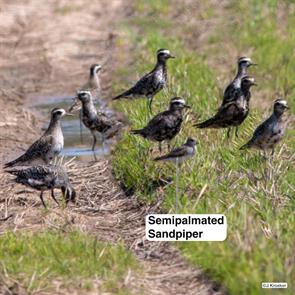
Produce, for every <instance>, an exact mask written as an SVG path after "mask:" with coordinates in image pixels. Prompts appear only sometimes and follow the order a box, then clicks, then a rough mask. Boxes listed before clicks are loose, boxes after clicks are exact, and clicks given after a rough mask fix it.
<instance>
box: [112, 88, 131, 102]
mask: <svg viewBox="0 0 295 295" xmlns="http://www.w3.org/2000/svg"><path fill="white" fill-rule="evenodd" d="M130 90H131V89H129V90H127V91H125V92H123V93H121V94H119V95H117V96H115V97H113V98H112V100H117V99H120V98H124V97H125V98H126V97H128V96H130V95H131V91H130Z"/></svg>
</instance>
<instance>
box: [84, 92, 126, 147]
mask: <svg viewBox="0 0 295 295" xmlns="http://www.w3.org/2000/svg"><path fill="white" fill-rule="evenodd" d="M78 99H79V100H80V101H81V102H82V122H83V123H84V125H85V126H86V127H87V128H88V129H89V130H90V132H91V134H92V136H93V145H92V150H93V151H94V148H95V145H96V141H97V139H96V135H95V132H99V133H100V134H101V135H102V138H103V142H104V140H105V139H109V138H111V137H113V136H115V135H116V134H117V133H118V132H119V130H120V129H121V128H122V125H123V124H122V123H121V122H119V121H116V120H113V119H111V118H109V117H107V116H106V115H105V114H103V113H99V114H98V113H97V110H96V108H95V106H94V103H93V99H92V95H91V92H90V91H79V92H78Z"/></svg>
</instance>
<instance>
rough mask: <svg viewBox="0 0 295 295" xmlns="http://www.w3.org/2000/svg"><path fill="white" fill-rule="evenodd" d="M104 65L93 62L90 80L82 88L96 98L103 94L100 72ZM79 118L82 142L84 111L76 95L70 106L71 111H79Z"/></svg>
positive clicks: (81, 89)
mask: <svg viewBox="0 0 295 295" xmlns="http://www.w3.org/2000/svg"><path fill="white" fill-rule="evenodd" d="M101 68H102V66H101V65H99V64H93V65H91V66H90V75H89V78H88V81H87V82H86V83H85V84H84V85H83V86H82V87H81V88H80V91H83V90H84V91H90V92H91V94H92V96H93V97H94V98H95V99H99V98H100V95H101V87H100V79H99V76H98V73H99V72H100V70H101ZM78 110H80V112H79V119H80V139H81V143H82V142H83V134H82V111H81V102H80V100H79V99H78V98H77V97H75V98H74V103H73V104H72V105H71V107H70V108H69V112H73V111H78Z"/></svg>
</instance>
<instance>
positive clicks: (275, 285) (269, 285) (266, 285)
mask: <svg viewBox="0 0 295 295" xmlns="http://www.w3.org/2000/svg"><path fill="white" fill-rule="evenodd" d="M261 287H262V289H286V288H288V283H285V282H263V283H261Z"/></svg>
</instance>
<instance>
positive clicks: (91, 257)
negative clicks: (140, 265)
mask: <svg viewBox="0 0 295 295" xmlns="http://www.w3.org/2000/svg"><path fill="white" fill-rule="evenodd" d="M0 261H1V264H0V274H1V275H4V274H6V276H8V278H10V279H12V280H16V281H18V282H19V283H20V284H21V285H23V286H24V287H25V288H26V289H27V290H28V291H30V292H33V291H36V290H39V289H41V288H42V289H43V288H49V289H50V287H52V282H53V281H56V280H62V284H63V285H62V286H63V287H67V286H71V287H73V286H74V287H76V288H82V289H91V287H92V280H93V279H95V278H98V279H99V280H102V288H103V289H105V290H108V291H113V292H116V294H127V290H125V289H124V288H122V283H123V281H124V278H125V276H126V275H127V271H128V269H136V267H137V262H136V260H135V258H134V257H133V256H132V254H131V253H130V252H129V251H127V250H126V249H125V248H124V246H123V245H121V244H119V245H116V246H113V245H110V244H106V243H101V242H99V241H97V239H96V238H95V237H92V236H89V235H86V234H82V233H79V232H71V233H57V232H43V233H37V234H34V233H22V234H21V233H17V234H14V233H7V234H4V235H2V236H1V237H0Z"/></svg>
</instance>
